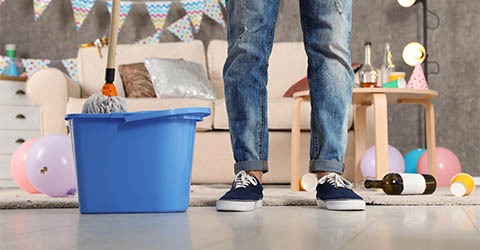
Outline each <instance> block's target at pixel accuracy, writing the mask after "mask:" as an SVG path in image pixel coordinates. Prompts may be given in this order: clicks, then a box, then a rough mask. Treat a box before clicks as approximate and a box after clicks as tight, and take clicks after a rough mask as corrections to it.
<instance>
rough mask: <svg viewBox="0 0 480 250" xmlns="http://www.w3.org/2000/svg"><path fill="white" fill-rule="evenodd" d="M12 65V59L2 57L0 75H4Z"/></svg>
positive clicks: (0, 59)
mask: <svg viewBox="0 0 480 250" xmlns="http://www.w3.org/2000/svg"><path fill="white" fill-rule="evenodd" d="M9 64H10V57H8V56H0V74H2V73H3V71H4V70H5V69H7V66H8V65H9Z"/></svg>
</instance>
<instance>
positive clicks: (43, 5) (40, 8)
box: [33, 0, 52, 21]
mask: <svg viewBox="0 0 480 250" xmlns="http://www.w3.org/2000/svg"><path fill="white" fill-rule="evenodd" d="M51 1H52V0H33V11H34V13H35V21H37V20H38V18H40V16H41V15H42V13H43V12H44V11H45V9H47V7H48V5H49V4H50V2H51Z"/></svg>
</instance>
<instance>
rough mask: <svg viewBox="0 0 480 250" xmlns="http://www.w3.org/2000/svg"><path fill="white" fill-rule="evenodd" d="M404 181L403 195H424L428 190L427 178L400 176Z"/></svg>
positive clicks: (413, 175)
mask: <svg viewBox="0 0 480 250" xmlns="http://www.w3.org/2000/svg"><path fill="white" fill-rule="evenodd" d="M399 175H400V176H401V177H402V179H403V191H402V193H401V194H423V192H425V189H426V188H427V183H426V182H425V178H424V177H423V176H422V175H421V174H399Z"/></svg>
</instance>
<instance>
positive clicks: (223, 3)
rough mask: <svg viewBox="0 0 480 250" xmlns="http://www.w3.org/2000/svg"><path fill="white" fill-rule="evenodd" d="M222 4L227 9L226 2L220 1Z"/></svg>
mask: <svg viewBox="0 0 480 250" xmlns="http://www.w3.org/2000/svg"><path fill="white" fill-rule="evenodd" d="M220 3H222V5H223V7H225V8H226V7H227V5H226V4H225V0H220Z"/></svg>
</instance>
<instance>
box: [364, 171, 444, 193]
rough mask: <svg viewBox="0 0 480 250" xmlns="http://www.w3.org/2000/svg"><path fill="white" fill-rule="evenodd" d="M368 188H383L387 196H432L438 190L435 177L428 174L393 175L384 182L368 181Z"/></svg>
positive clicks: (386, 176)
mask: <svg viewBox="0 0 480 250" xmlns="http://www.w3.org/2000/svg"><path fill="white" fill-rule="evenodd" d="M365 187H366V188H381V189H383V191H384V192H385V193H386V194H390V195H402V194H432V193H433V192H435V189H436V188H437V181H436V180H435V177H433V176H431V175H428V174H403V173H402V174H400V173H398V174H397V173H392V174H387V175H385V177H383V180H378V181H376V180H366V181H365Z"/></svg>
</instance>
